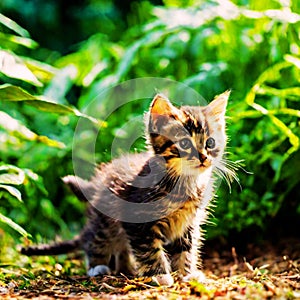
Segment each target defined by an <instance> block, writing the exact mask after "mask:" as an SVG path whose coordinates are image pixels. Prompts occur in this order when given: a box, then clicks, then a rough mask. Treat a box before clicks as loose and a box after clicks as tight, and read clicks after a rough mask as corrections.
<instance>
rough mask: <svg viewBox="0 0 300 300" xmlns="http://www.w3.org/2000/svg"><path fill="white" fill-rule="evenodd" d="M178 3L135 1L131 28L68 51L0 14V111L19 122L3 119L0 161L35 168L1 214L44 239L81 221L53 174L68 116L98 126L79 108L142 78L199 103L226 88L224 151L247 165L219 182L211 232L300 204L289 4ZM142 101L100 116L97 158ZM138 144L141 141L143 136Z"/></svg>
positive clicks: (63, 164)
mask: <svg viewBox="0 0 300 300" xmlns="http://www.w3.org/2000/svg"><path fill="white" fill-rule="evenodd" d="M99 3H100V2H99ZM167 3H168V4H167ZM175 4H176V1H167V2H166V4H165V6H162V7H159V6H153V5H151V4H150V3H148V2H135V3H134V7H135V12H136V13H133V12H131V13H130V12H129V15H128V19H127V20H128V22H129V23H130V25H131V26H130V28H129V29H127V30H125V31H120V33H119V40H118V41H117V42H116V40H117V39H116V35H115V34H116V32H115V34H114V36H113V37H110V36H109V35H108V34H107V33H106V32H105V33H97V34H93V35H91V36H90V37H89V38H88V39H86V40H85V41H83V42H81V43H80V44H78V45H77V46H76V49H75V50H74V51H72V52H71V53H69V54H66V55H59V54H58V53H57V52H54V51H50V50H43V51H41V49H39V48H37V47H38V46H37V44H36V43H35V42H34V41H33V40H32V39H30V37H29V34H28V33H27V31H25V30H24V29H23V28H20V27H19V26H18V25H16V24H14V26H13V27H11V26H10V25H9V24H10V23H9V24H8V22H7V20H6V19H5V18H4V16H2V18H1V19H0V22H1V24H2V28H4V29H3V30H2V33H1V36H0V37H1V40H2V41H3V43H2V44H1V54H2V57H4V59H5V60H7V61H10V62H11V61H13V62H14V63H13V68H9V69H4V70H3V69H2V70H1V72H2V74H1V76H0V80H1V82H2V83H3V84H10V85H2V86H1V87H0V99H1V100H2V101H1V102H0V105H1V106H0V108H1V110H2V111H1V113H3V114H5V116H6V118H11V120H12V122H13V123H15V124H16V126H15V129H12V128H9V126H7V124H8V122H1V121H0V127H1V128H2V130H1V131H0V134H1V140H2V141H4V142H2V144H1V146H0V148H1V154H0V155H1V156H0V157H1V160H2V161H3V162H4V163H5V164H14V165H16V166H18V167H19V168H21V169H31V170H32V171H33V172H34V173H36V174H38V175H39V176H38V177H37V178H39V179H38V181H36V180H32V178H31V179H30V180H28V182H27V181H26V182H23V183H22V184H23V186H22V192H23V193H24V196H23V201H24V202H23V203H22V204H20V203H19V202H18V201H10V202H9V203H8V202H5V205H3V207H1V213H2V215H3V216H4V215H5V216H7V217H9V218H11V219H13V220H15V221H16V222H17V223H18V224H20V225H22V226H23V227H24V225H25V224H29V222H28V221H29V219H31V221H30V224H31V225H30V226H29V225H26V228H27V229H28V231H29V232H30V233H32V234H33V235H34V236H36V235H37V234H38V232H40V233H41V234H42V235H43V236H47V237H50V236H53V235H54V233H55V232H57V229H58V228H59V229H60V230H61V232H64V233H62V234H65V235H68V234H70V232H71V231H73V230H74V229H76V227H78V226H80V225H78V222H77V223H76V221H77V220H78V217H77V216H80V215H81V214H82V210H83V208H82V204H80V203H79V202H78V201H77V200H76V199H75V198H74V197H72V196H70V195H69V194H68V193H67V192H66V191H65V190H64V189H63V187H62V184H61V182H60V179H59V178H60V177H61V176H63V175H66V174H69V173H72V165H71V163H72V162H71V160H72V158H71V147H72V138H73V133H74V129H75V126H76V122H77V120H78V119H77V117H78V116H82V117H84V118H89V119H90V120H91V122H94V123H95V124H96V126H97V124H98V125H99V124H100V123H101V120H95V119H92V118H91V117H90V116H87V115H84V114H83V113H82V112H80V111H83V109H84V107H85V106H86V105H88V104H89V103H90V102H91V101H93V100H94V99H95V97H96V96H97V95H98V94H99V93H100V92H101V91H103V90H104V89H106V88H109V87H111V86H112V85H114V84H117V83H120V82H122V81H124V80H127V79H132V78H139V77H149V76H152V77H163V78H170V79H173V80H176V81H180V82H183V83H185V84H187V85H189V86H191V87H192V88H194V89H195V90H196V91H198V92H199V93H200V94H201V95H202V96H203V97H204V98H206V99H208V100H211V99H212V98H213V96H214V95H215V94H218V93H221V92H223V91H224V90H226V89H231V90H232V96H231V99H230V104H229V109H228V116H229V117H230V118H229V120H228V134H229V136H230V137H231V138H230V141H229V152H230V154H228V158H229V159H231V160H236V161H239V160H243V161H244V162H243V165H244V168H245V170H246V171H244V170H242V169H240V170H239V171H238V176H239V178H240V185H241V187H242V189H240V187H239V186H238V184H233V187H232V189H231V190H232V191H231V193H229V190H228V188H227V187H226V185H225V184H223V185H222V186H221V188H220V189H219V190H218V195H219V197H218V201H217V206H216V209H215V213H214V215H215V217H216V219H215V221H216V222H217V223H218V226H216V227H211V226H209V227H208V233H209V236H211V237H213V236H218V235H228V233H229V232H230V231H231V230H235V231H242V230H244V229H247V228H250V227H251V226H256V227H257V226H258V227H260V228H261V229H267V228H268V226H269V225H270V224H271V223H270V222H271V220H272V219H273V218H274V217H276V216H277V215H278V214H279V212H280V210H282V208H283V207H284V206H287V207H290V209H293V212H294V213H295V214H299V213H300V205H299V203H297V202H296V201H295V200H294V199H297V197H298V198H299V189H297V186H299V181H300V176H299V175H300V174H299V168H297V167H296V166H298V165H299V152H300V150H299V136H300V129H299V128H300V127H299V125H300V123H299V117H300V110H299V103H300V87H299V70H300V57H299V53H300V51H299V47H300V45H299V23H300V15H299V14H297V13H299V7H297V2H296V1H291V2H290V3H287V2H284V3H283V2H282V3H281V2H271V1H267V2H263V3H262V2H259V1H256V0H252V1H249V3H248V5H247V6H242V5H237V4H234V3H233V2H229V1H226V2H225V1H215V2H214V1H209V2H203V3H201V2H200V4H191V3H189V6H187V7H185V8H182V7H178V5H177V6H176V5H175ZM288 5H290V6H288ZM140 22H142V23H140ZM123 26H124V24H123V23H122V26H121V27H122V29H123ZM35 49H39V51H38V53H39V59H40V60H42V61H43V63H41V62H40V61H38V60H37V57H35V53H36V52H35ZM20 68H21V69H20ZM19 70H22V72H19ZM21 88H22V89H21ZM33 95H34V96H33ZM35 95H38V96H35ZM4 100H8V101H4ZM107 101H109V99H108V100H107ZM106 105H108V102H107V103H103V106H104V107H105V106H106ZM145 109H146V106H145V102H139V103H136V102H133V103H132V104H129V105H128V106H126V108H124V109H122V110H120V112H119V115H116V116H112V117H111V118H110V119H109V122H107V124H106V125H107V127H106V128H105V132H106V134H105V138H103V139H102V140H101V143H99V145H97V150H98V152H99V153H98V155H97V158H98V159H99V161H100V160H101V161H105V160H109V159H110V155H109V153H108V151H107V150H108V149H109V147H110V145H111V143H112V141H113V139H114V137H115V136H116V135H117V134H118V129H119V128H121V127H122V124H124V122H125V121H126V120H128V119H129V118H130V117H132V114H133V112H134V115H138V114H142V113H143V112H144V110H145ZM9 124H10V123H9ZM29 128H30V129H29ZM87 139H88V137H87ZM137 147H140V148H142V147H143V145H142V143H141V142H140V141H139V143H138V144H137ZM46 190H47V193H46V192H45V191H46ZM4 193H5V192H3V195H4ZM8 194H9V192H8V193H7V192H6V193H5V195H6V196H5V197H6V198H7V197H11V196H9V195H8ZM3 197H4V196H3ZM6 198H4V199H6ZM1 201H2V202H4V200H3V198H2V199H1ZM16 211H18V213H16ZM32 212H34V216H35V218H34V220H32ZM41 220H43V224H45V226H44V227H43V228H40V226H39V224H40V222H41ZM46 224H49V226H48V225H46ZM67 224H68V225H67ZM67 227H69V228H70V230H67Z"/></svg>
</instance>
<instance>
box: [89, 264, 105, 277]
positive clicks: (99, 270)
mask: <svg viewBox="0 0 300 300" xmlns="http://www.w3.org/2000/svg"><path fill="white" fill-rule="evenodd" d="M109 274H110V268H109V267H108V266H106V265H98V266H96V267H94V268H90V269H89V270H88V272H87V275H88V276H90V277H94V276H99V275H109Z"/></svg>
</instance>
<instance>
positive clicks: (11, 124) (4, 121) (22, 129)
mask: <svg viewBox="0 0 300 300" xmlns="http://www.w3.org/2000/svg"><path fill="white" fill-rule="evenodd" d="M0 127H2V128H4V129H5V131H6V132H8V133H9V134H11V135H13V136H18V137H20V138H22V139H23V140H28V141H37V142H40V143H43V144H46V145H47V146H50V147H56V148H65V147H66V145H65V144H64V143H62V142H59V141H55V140H52V139H50V138H48V137H47V136H40V135H37V134H36V133H34V132H33V131H31V130H30V129H28V128H27V127H26V126H24V125H22V124H21V123H20V122H19V121H18V120H16V119H14V118H12V117H11V116H10V115H8V114H7V113H5V112H3V111H0Z"/></svg>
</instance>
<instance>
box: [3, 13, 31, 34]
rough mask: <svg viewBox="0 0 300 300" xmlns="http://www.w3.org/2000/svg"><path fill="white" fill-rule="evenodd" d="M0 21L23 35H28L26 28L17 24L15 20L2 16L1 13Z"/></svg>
mask: <svg viewBox="0 0 300 300" xmlns="http://www.w3.org/2000/svg"><path fill="white" fill-rule="evenodd" d="M0 23H1V24H2V25H4V26H6V27H7V28H9V29H11V30H13V31H14V32H16V33H17V34H19V35H21V36H23V37H27V38H29V37H30V35H29V32H28V31H27V30H26V29H24V28H23V27H21V26H20V25H18V24H17V23H16V22H15V21H13V20H11V19H9V18H8V17H6V16H4V15H3V14H0Z"/></svg>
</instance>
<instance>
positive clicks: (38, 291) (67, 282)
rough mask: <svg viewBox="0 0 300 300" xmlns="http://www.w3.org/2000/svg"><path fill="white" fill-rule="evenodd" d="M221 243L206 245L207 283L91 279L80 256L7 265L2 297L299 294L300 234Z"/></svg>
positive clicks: (3, 270)
mask: <svg viewBox="0 0 300 300" xmlns="http://www.w3.org/2000/svg"><path fill="white" fill-rule="evenodd" d="M218 248H222V247H221V246H219V247H217V246H216V247H214V248H212V245H208V246H206V247H205V248H204V249H203V251H205V255H203V258H204V262H203V268H204V273H205V274H206V276H207V283H205V284H201V283H198V282H195V281H191V282H187V283H183V282H180V281H175V284H174V285H173V286H171V287H163V286H156V285H155V284H154V283H153V282H152V281H151V278H127V277H126V276H118V277H116V276H105V277H103V278H89V277H87V276H85V275H82V274H83V271H82V274H80V272H79V273H78V269H81V270H83V265H82V262H81V261H80V260H78V259H77V258H71V259H70V258H69V259H67V260H66V259H64V260H63V261H57V260H56V259H49V260H47V259H46V260H45V261H43V262H41V261H39V262H36V261H34V259H32V260H30V261H29V262H31V263H28V262H27V265H26V264H25V266H24V267H20V266H19V267H18V266H14V265H10V264H8V265H5V264H2V265H0V272H1V273H0V276H1V277H0V299H219V300H221V299H236V300H239V299H300V239H295V238H293V239H285V240H284V241H279V242H278V243H276V244H275V245H274V244H271V243H270V242H266V243H262V244H260V245H254V244H250V245H247V247H245V249H244V250H243V252H244V253H239V250H238V249H235V248H234V247H230V246H228V247H225V249H222V250H219V249H218ZM47 262H48V263H47ZM74 270H75V271H74ZM76 272H77V273H76ZM74 274H75V275H74ZM175 276H176V275H175Z"/></svg>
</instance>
